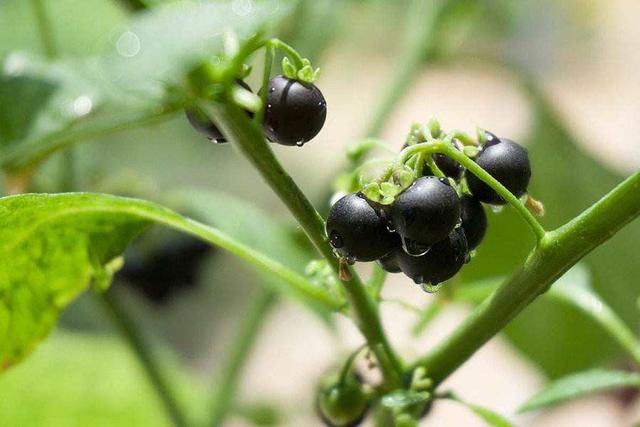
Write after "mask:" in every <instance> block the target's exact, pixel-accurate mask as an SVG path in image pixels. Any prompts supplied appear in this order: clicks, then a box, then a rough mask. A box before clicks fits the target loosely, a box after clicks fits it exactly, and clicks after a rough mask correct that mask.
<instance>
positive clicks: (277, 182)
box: [201, 102, 402, 387]
mask: <svg viewBox="0 0 640 427" xmlns="http://www.w3.org/2000/svg"><path fill="white" fill-rule="evenodd" d="M201 108H202V109H203V110H204V111H205V112H206V113H207V114H208V115H209V116H210V117H211V118H212V119H213V120H214V121H215V123H217V124H218V125H219V126H220V128H221V129H222V131H223V134H224V135H225V137H227V139H229V140H230V141H232V143H234V145H235V146H236V147H238V148H239V149H240V150H241V151H242V152H243V154H244V155H245V156H246V157H247V158H248V159H249V161H251V163H252V164H253V165H254V166H255V167H256V169H257V170H258V171H259V172H260V173H261V175H262V177H263V178H264V179H265V180H266V182H267V183H268V184H269V186H270V187H271V189H272V190H273V191H274V192H275V193H276V194H277V195H278V197H279V198H280V199H281V200H282V201H283V202H284V204H285V205H286V206H287V208H289V210H290V211H291V213H292V214H293V215H294V217H295V218H296V220H297V221H298V223H299V224H300V226H301V227H302V228H303V230H304V231H305V233H306V234H307V237H308V238H309V240H311V242H312V243H313V244H314V245H315V247H316V248H317V249H318V251H319V252H320V253H321V254H322V255H323V256H324V257H325V258H326V259H327V261H328V262H329V264H330V265H331V266H332V268H333V270H334V271H335V272H336V274H338V275H339V271H340V264H339V260H338V259H337V258H336V257H335V255H334V253H333V249H332V248H331V245H330V244H329V241H328V238H327V236H326V233H325V225H324V220H323V219H322V217H321V216H320V214H319V213H318V212H317V211H316V210H315V209H314V208H313V206H312V205H311V203H310V202H309V200H308V199H307V198H306V196H305V195H304V193H302V191H301V190H300V188H298V186H297V184H296V183H295V182H294V181H293V179H292V178H291V177H290V176H289V174H287V172H286V171H285V170H284V169H283V168H282V165H280V163H279V162H278V160H277V159H276V157H275V155H274V154H273V151H272V150H271V149H270V148H269V145H268V144H267V142H266V141H265V139H264V135H263V134H262V130H261V129H260V127H259V126H257V125H256V124H255V123H253V122H251V121H250V120H249V119H248V118H247V117H246V114H244V113H243V112H242V111H241V110H240V109H239V108H238V107H237V106H235V105H233V104H232V103H230V102H227V103H217V104H202V105H201ZM346 268H347V269H348V271H349V273H350V276H351V278H350V279H349V280H341V282H342V285H343V286H344V289H345V291H346V294H347V297H348V299H349V302H350V303H351V308H352V310H353V312H354V316H355V321H356V324H357V325H358V327H359V328H360V331H361V332H362V334H363V335H364V337H365V338H366V340H367V343H368V344H369V348H371V350H372V351H373V352H374V354H375V355H376V358H377V360H378V363H379V365H380V370H381V372H382V374H383V377H384V379H385V381H386V383H387V385H388V386H389V387H397V386H398V385H400V382H401V381H400V372H401V368H402V364H401V362H400V361H399V359H398V357H397V356H396V354H395V352H394V351H393V350H392V348H391V345H390V344H389V342H388V340H387V337H386V335H385V334H384V331H383V328H382V324H381V322H380V317H379V315H378V311H377V306H376V304H375V302H374V301H373V300H372V299H371V297H370V296H369V295H368V294H367V291H366V289H365V287H364V285H363V284H362V282H361V281H360V278H359V277H358V275H357V274H356V272H355V271H354V270H353V269H352V268H351V267H346Z"/></svg>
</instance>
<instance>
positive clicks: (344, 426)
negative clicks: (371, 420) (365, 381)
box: [316, 375, 369, 427]
mask: <svg viewBox="0 0 640 427" xmlns="http://www.w3.org/2000/svg"><path fill="white" fill-rule="evenodd" d="M316 408H317V410H318V414H319V415H320V418H321V419H322V421H323V422H324V424H325V425H326V426H328V427H354V426H357V425H359V424H360V423H361V422H362V420H363V419H364V417H365V416H366V414H367V410H368V409H369V399H368V397H367V394H366V392H365V390H364V388H363V385H362V382H361V381H360V380H359V378H358V377H357V376H355V375H348V376H347V377H346V378H344V380H343V381H339V380H338V378H337V376H334V377H330V378H329V379H328V380H325V381H324V383H323V384H322V385H321V387H320V390H319V391H318V395H317V398H316Z"/></svg>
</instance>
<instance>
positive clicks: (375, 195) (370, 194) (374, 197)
mask: <svg viewBox="0 0 640 427" xmlns="http://www.w3.org/2000/svg"><path fill="white" fill-rule="evenodd" d="M362 194H364V195H365V196H366V197H367V199H369V200H371V201H372V202H380V201H381V200H382V197H383V196H382V193H381V191H380V186H379V185H378V184H377V183H375V182H373V183H370V184H367V185H365V186H364V187H362Z"/></svg>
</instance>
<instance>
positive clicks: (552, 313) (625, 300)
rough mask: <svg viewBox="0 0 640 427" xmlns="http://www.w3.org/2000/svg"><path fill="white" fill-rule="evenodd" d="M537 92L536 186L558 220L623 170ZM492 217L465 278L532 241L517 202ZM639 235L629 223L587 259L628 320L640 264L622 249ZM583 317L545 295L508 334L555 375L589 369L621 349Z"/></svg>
mask: <svg viewBox="0 0 640 427" xmlns="http://www.w3.org/2000/svg"><path fill="white" fill-rule="evenodd" d="M531 94H532V96H531V99H532V102H533V108H534V113H535V116H534V123H533V128H532V130H531V134H530V136H529V138H528V147H529V150H530V157H531V160H532V165H533V177H532V184H531V188H530V190H531V193H532V194H533V195H534V196H535V197H537V198H539V199H542V201H543V202H544V203H545V206H546V216H545V217H544V218H543V224H544V225H545V226H547V228H553V227H557V226H559V225H561V224H563V223H565V222H567V221H568V220H570V219H571V218H573V217H574V216H576V215H577V214H578V213H580V212H581V211H582V210H584V209H586V208H587V207H588V206H590V205H591V204H592V203H594V202H595V201H596V200H598V199H599V198H600V197H601V196H602V195H604V194H606V193H607V192H608V191H610V190H611V189H612V188H613V187H614V186H615V185H616V184H617V183H619V182H620V181H621V180H622V179H623V177H622V176H621V175H620V174H617V173H614V172H612V171H611V170H609V169H608V168H606V167H605V166H603V165H602V164H600V163H599V162H597V161H596V160H595V159H593V158H592V157H591V156H590V155H588V154H587V153H585V152H584V150H583V149H582V148H581V147H580V146H579V144H578V143H577V142H576V139H575V138H574V137H573V136H572V135H571V133H570V131H569V130H568V129H567V128H566V126H565V125H564V124H563V123H562V121H561V119H560V116H559V115H558V113H557V112H556V111H555V110H554V108H553V107H552V106H551V105H550V103H549V101H548V100H547V99H546V98H544V97H543V96H542V95H541V94H540V93H539V92H537V91H532V92H531ZM489 222H490V227H489V232H488V236H487V238H486V240H485V242H483V244H482V245H481V246H480V248H479V249H478V256H477V258H476V259H474V261H473V262H472V263H471V264H470V265H469V266H468V267H467V268H465V271H464V273H463V274H464V276H465V278H466V279H467V280H471V281H474V280H477V279H479V278H483V277H493V276H503V275H506V274H509V273H510V272H511V271H512V270H513V269H514V268H515V267H516V266H517V265H518V264H520V263H522V262H523V261H524V259H525V257H526V254H527V252H528V251H529V249H530V248H531V247H532V246H533V240H532V238H531V236H530V232H529V230H528V229H527V228H526V226H525V225H524V224H523V222H522V221H521V220H520V219H519V218H517V216H516V215H515V214H514V213H513V212H512V210H511V209H506V210H505V212H502V213H501V214H499V215H491V218H490V221H489ZM638 241H640V224H639V223H635V224H631V225H629V226H628V227H627V228H626V229H625V230H624V232H622V233H619V234H618V235H616V236H615V237H614V238H613V239H611V240H610V241H608V242H607V244H606V245H604V246H603V247H601V248H598V249H597V250H596V251H594V253H593V254H591V255H589V256H587V257H586V258H585V260H584V262H585V263H586V265H587V266H588V267H589V270H590V271H591V273H592V275H593V287H594V289H595V291H596V292H597V293H598V294H600V295H601V296H602V298H603V299H604V300H605V301H606V303H608V304H609V305H610V306H611V307H612V308H613V310H614V311H615V312H616V313H618V314H619V315H620V316H621V317H622V318H623V319H624V320H625V321H626V322H627V323H628V324H634V323H637V321H638V320H640V319H639V318H638V312H637V311H636V308H635V305H634V304H635V301H636V298H637V296H638V294H640V282H638V281H637V280H635V278H637V277H639V275H640V264H638V263H637V262H635V260H634V258H633V257H632V256H624V255H622V254H632V253H634V252H636V251H637V242H638ZM583 319H584V317H582V315H581V314H580V313H579V312H578V310H576V309H574V308H571V307H568V306H562V305H558V304H552V303H550V302H549V301H545V300H541V301H539V302H536V303H535V304H533V305H532V306H530V307H529V308H527V310H525V311H524V312H523V313H522V314H521V315H520V316H518V317H517V318H516V319H515V320H514V321H513V322H512V323H511V325H510V326H509V327H508V328H507V334H508V335H509V337H510V338H511V339H512V341H513V342H514V343H515V344H516V346H517V347H518V348H519V349H520V350H522V352H523V353H524V354H525V355H527V356H528V357H529V358H530V359H531V360H533V361H534V362H535V363H537V364H538V365H539V366H540V367H541V368H542V369H543V370H544V371H545V372H546V373H547V374H548V375H550V376H552V377H556V376H560V375H564V374H566V373H568V372H572V371H576V370H583V369H587V368H589V367H592V366H594V365H596V364H598V363H601V362H602V361H604V360H605V359H606V358H608V357H611V356H612V355H614V354H615V353H616V349H617V346H616V345H615V344H614V343H613V342H612V340H611V339H610V338H609V337H608V336H607V335H606V334H605V333H604V332H603V331H602V330H601V329H599V328H593V327H592V326H591V325H590V324H588V323H585V322H584V321H583ZM559 349H562V350H561V351H560V350H559ZM566 354H571V355H572V357H571V358H567V357H565V356H566Z"/></svg>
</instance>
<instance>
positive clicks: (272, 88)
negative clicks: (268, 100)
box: [268, 87, 276, 108]
mask: <svg viewBox="0 0 640 427" xmlns="http://www.w3.org/2000/svg"><path fill="white" fill-rule="evenodd" d="M275 91H276V88H275V87H270V88H269V93H273V92H275ZM268 108H271V104H269V105H268Z"/></svg>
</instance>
